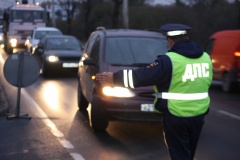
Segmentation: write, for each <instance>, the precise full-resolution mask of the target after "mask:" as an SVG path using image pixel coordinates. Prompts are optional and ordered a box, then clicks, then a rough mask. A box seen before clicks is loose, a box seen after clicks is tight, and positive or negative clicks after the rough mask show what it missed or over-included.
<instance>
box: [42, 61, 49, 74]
mask: <svg viewBox="0 0 240 160" xmlns="http://www.w3.org/2000/svg"><path fill="white" fill-rule="evenodd" d="M48 74H49V71H48V70H47V66H46V65H45V64H44V62H42V76H43V77H47V76H48Z"/></svg>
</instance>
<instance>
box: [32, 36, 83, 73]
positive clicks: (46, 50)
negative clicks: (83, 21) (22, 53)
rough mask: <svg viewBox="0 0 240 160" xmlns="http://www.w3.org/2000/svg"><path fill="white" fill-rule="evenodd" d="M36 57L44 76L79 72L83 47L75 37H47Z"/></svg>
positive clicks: (44, 38)
mask: <svg viewBox="0 0 240 160" xmlns="http://www.w3.org/2000/svg"><path fill="white" fill-rule="evenodd" d="M34 55H35V56H37V58H38V59H39V61H40V64H41V68H42V75H43V76H48V75H50V74H52V73H56V71H57V70H59V71H61V70H69V69H74V70H76V72H77V69H78V63H79V60H80V58H81V56H82V47H81V43H80V41H79V40H77V39H76V38H75V37H74V36H70V35H54V36H53V35H52V36H45V37H43V38H42V39H41V40H40V41H39V43H38V46H37V48H36V50H35V52H34Z"/></svg>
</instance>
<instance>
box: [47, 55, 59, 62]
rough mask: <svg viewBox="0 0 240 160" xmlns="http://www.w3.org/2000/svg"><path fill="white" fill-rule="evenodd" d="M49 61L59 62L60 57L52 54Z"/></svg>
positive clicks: (48, 58)
mask: <svg viewBox="0 0 240 160" xmlns="http://www.w3.org/2000/svg"><path fill="white" fill-rule="evenodd" d="M47 61H49V62H57V61H59V58H58V57H57V56H53V55H51V56H47Z"/></svg>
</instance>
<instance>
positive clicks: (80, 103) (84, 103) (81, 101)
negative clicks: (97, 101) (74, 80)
mask: <svg viewBox="0 0 240 160" xmlns="http://www.w3.org/2000/svg"><path fill="white" fill-rule="evenodd" d="M87 107H88V101H87V100H86V98H85V97H84V96H83V93H82V88H81V84H80V82H78V108H79V110H80V111H81V112H84V111H86V110H87Z"/></svg>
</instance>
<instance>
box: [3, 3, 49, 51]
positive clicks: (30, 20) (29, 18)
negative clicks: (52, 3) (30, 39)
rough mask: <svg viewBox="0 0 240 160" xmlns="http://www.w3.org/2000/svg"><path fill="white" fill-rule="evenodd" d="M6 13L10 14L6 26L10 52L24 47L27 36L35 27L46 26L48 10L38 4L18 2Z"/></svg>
mask: <svg viewBox="0 0 240 160" xmlns="http://www.w3.org/2000/svg"><path fill="white" fill-rule="evenodd" d="M5 13H6V14H8V15H9V24H8V26H5V27H7V30H8V32H7V36H8V43H9V45H8V52H9V53H12V51H13V49H14V48H16V47H24V44H25V41H26V38H27V36H29V35H30V34H31V31H32V30H33V29H34V28H36V27H45V26H46V22H45V21H46V12H45V10H44V8H42V7H41V6H38V5H32V4H16V5H14V6H13V7H11V8H10V9H9V10H6V11H5Z"/></svg>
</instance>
